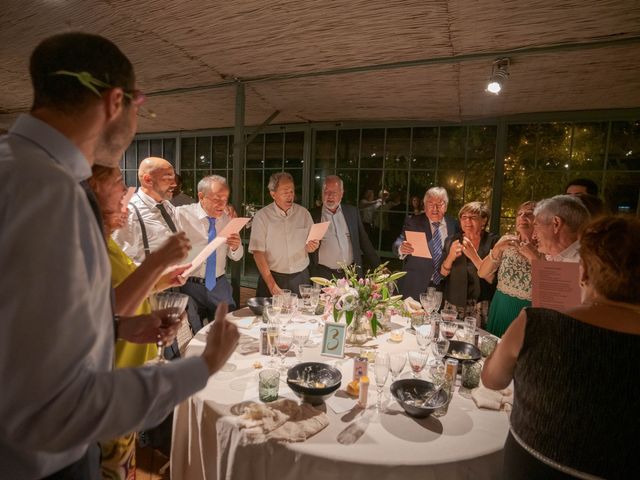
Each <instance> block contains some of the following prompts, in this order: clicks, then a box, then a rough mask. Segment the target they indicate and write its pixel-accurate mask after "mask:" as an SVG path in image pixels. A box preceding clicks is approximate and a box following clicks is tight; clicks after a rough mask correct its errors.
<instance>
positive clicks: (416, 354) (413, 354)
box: [407, 350, 428, 378]
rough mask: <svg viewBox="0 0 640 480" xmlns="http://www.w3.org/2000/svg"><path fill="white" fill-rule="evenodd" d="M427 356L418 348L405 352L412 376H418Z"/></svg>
mask: <svg viewBox="0 0 640 480" xmlns="http://www.w3.org/2000/svg"><path fill="white" fill-rule="evenodd" d="M427 357H428V355H427V353H424V352H420V351H418V350H412V351H410V352H409V353H408V354H407V358H408V359H409V365H410V366H411V373H412V374H413V378H418V377H419V376H420V372H422V370H423V369H424V366H425V364H426V363H427Z"/></svg>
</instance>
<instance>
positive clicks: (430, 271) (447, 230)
mask: <svg viewBox="0 0 640 480" xmlns="http://www.w3.org/2000/svg"><path fill="white" fill-rule="evenodd" d="M448 204H449V196H448V195H447V191H446V190H445V189H444V188H442V187H432V188H430V189H429V190H427V192H426V193H425V194H424V215H412V216H409V217H407V220H406V221H405V224H404V227H403V229H402V234H401V235H400V237H399V238H398V240H396V242H395V243H396V244H399V248H398V252H399V254H400V258H401V259H404V266H403V269H404V270H405V271H406V272H407V274H406V275H405V276H404V277H403V278H401V279H400V280H399V281H398V287H399V289H400V293H401V294H402V296H403V297H404V298H407V297H411V298H413V299H414V300H419V299H420V294H421V293H424V292H426V291H427V288H429V287H435V288H437V289H438V290H442V288H443V283H442V281H443V278H442V275H441V274H440V266H441V265H442V260H443V256H442V249H443V247H444V240H445V238H447V237H448V236H449V235H452V234H455V233H459V232H460V224H459V223H458V221H457V220H455V219H454V218H451V217H449V216H446V215H445V213H446V211H447V206H448ZM407 231H411V232H420V233H423V234H424V235H425V237H426V239H427V244H428V245H429V251H430V252H431V257H432V258H422V257H415V256H413V255H412V253H413V250H414V249H413V246H412V245H411V244H410V243H409V242H407V240H406V235H405V232H407Z"/></svg>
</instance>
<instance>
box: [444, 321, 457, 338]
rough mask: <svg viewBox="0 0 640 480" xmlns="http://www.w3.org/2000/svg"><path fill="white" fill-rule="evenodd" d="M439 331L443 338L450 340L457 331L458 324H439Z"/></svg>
mask: <svg viewBox="0 0 640 480" xmlns="http://www.w3.org/2000/svg"><path fill="white" fill-rule="evenodd" d="M440 331H441V332H442V336H443V337H444V338H446V339H447V340H451V339H452V338H453V337H454V336H455V334H456V332H457V331H458V324H457V323H456V322H440Z"/></svg>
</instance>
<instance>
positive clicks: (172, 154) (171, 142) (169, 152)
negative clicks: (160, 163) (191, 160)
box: [162, 138, 176, 167]
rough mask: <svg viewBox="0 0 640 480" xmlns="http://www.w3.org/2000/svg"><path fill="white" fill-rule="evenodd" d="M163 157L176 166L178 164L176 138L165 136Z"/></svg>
mask: <svg viewBox="0 0 640 480" xmlns="http://www.w3.org/2000/svg"><path fill="white" fill-rule="evenodd" d="M162 158H164V159H165V160H166V161H167V162H169V163H170V164H171V165H173V166H174V167H175V166H176V139H175V138H165V139H163V140H162Z"/></svg>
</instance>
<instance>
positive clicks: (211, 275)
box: [204, 217, 216, 291]
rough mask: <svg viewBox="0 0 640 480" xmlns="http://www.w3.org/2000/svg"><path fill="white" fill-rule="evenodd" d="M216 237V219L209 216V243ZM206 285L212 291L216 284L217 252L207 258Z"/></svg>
mask: <svg viewBox="0 0 640 480" xmlns="http://www.w3.org/2000/svg"><path fill="white" fill-rule="evenodd" d="M214 238H216V219H215V218H211V217H209V243H211V241H212V240H213V239H214ZM204 286H205V287H207V290H209V291H211V290H213V289H214V288H215V286H216V252H213V253H212V254H211V255H209V258H207V266H206V269H205V271H204Z"/></svg>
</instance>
